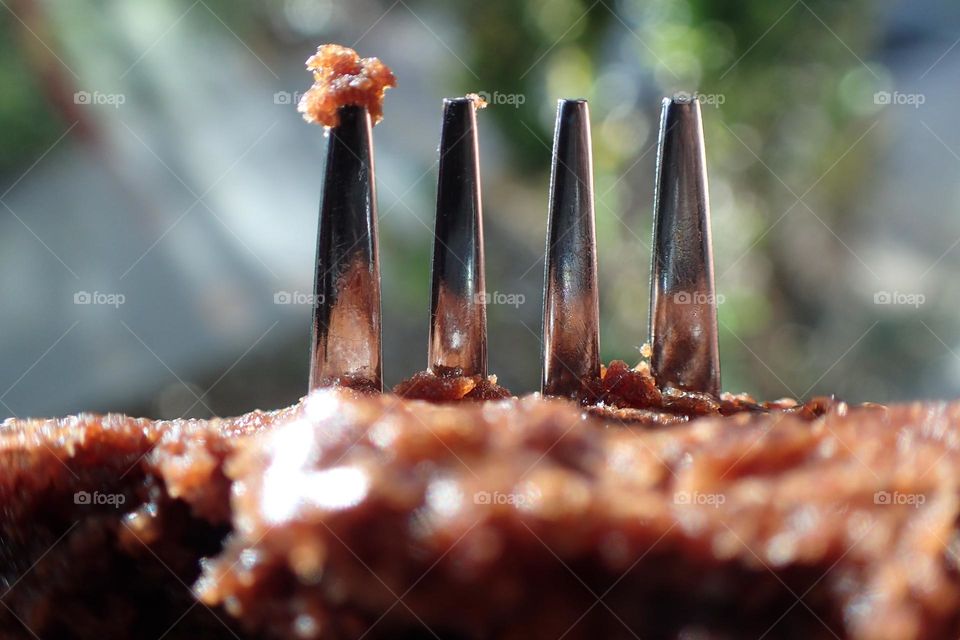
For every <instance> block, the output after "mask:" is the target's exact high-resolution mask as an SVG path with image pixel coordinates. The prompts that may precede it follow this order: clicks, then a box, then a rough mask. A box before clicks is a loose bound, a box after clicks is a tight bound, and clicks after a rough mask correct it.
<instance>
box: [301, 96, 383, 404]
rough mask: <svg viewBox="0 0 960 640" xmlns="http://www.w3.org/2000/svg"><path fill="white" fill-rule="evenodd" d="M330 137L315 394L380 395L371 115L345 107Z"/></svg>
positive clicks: (317, 287)
mask: <svg viewBox="0 0 960 640" xmlns="http://www.w3.org/2000/svg"><path fill="white" fill-rule="evenodd" d="M339 116H340V124H339V126H337V127H334V128H332V129H331V130H330V132H329V141H328V144H327V164H326V168H325V174H324V181H323V198H322V200H321V203H320V223H319V228H318V232H317V262H316V274H315V280H314V296H315V300H314V312H313V328H312V335H311V346H310V355H311V359H310V389H311V390H313V389H315V388H317V387H321V386H327V385H331V384H336V383H338V382H344V383H349V384H351V385H353V386H358V385H360V386H367V387H370V386H372V387H374V388H376V389H378V390H382V389H383V382H382V375H381V373H382V372H381V363H380V349H381V347H380V261H379V251H378V246H377V204H376V196H375V194H374V165H373V137H372V125H371V122H370V114H369V113H368V112H367V110H366V109H365V108H362V107H357V106H346V107H341V109H340V111H339Z"/></svg>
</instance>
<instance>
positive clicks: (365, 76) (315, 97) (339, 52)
mask: <svg viewBox="0 0 960 640" xmlns="http://www.w3.org/2000/svg"><path fill="white" fill-rule="evenodd" d="M306 64H307V69H308V70H309V71H311V72H312V73H313V86H311V87H310V89H308V90H307V92H306V93H304V94H303V96H302V97H301V98H300V102H299V104H298V105H297V109H298V110H299V111H300V113H302V114H303V119H304V120H306V121H307V122H311V123H316V124H320V125H323V126H325V127H335V126H337V125H338V124H339V121H340V116H339V114H338V109H339V108H340V107H343V106H346V105H357V106H361V107H366V109H367V111H369V112H370V118H371V120H373V124H377V123H378V122H380V120H382V119H383V96H384V93H385V92H386V90H387V89H389V88H390V87H395V86H397V79H396V78H395V77H394V75H393V72H392V71H390V67H388V66H387V65H385V64H383V63H382V62H381V61H380V60H379V59H378V58H361V57H360V56H359V55H358V54H357V52H356V51H354V50H353V49H351V48H349V47H344V46H342V45H339V44H324V45H320V46H319V47H317V52H316V53H315V54H314V55H312V56H310V58H308V59H307V63H306Z"/></svg>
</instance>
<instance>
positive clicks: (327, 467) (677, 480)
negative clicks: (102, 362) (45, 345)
mask: <svg viewBox="0 0 960 640" xmlns="http://www.w3.org/2000/svg"><path fill="white" fill-rule="evenodd" d="M617 370H620V371H621V373H625V374H626V375H630V374H629V373H626V372H624V371H623V367H622V365H617V364H615V365H613V366H611V367H609V368H608V369H606V372H607V373H606V376H605V379H606V378H609V376H610V375H611V373H610V372H611V371H617ZM418 379H419V382H418V383H417V386H420V387H421V393H422V395H431V396H432V397H434V398H435V399H437V400H440V399H441V398H442V397H445V395H446V394H448V393H449V391H448V390H449V389H450V385H447V384H440V383H438V382H437V381H436V380H433V381H430V378H429V377H428V376H419V377H418ZM641 379H643V378H642V376H635V380H634V381H635V382H636V381H637V380H641ZM611 382H612V380H611ZM431 385H432V386H433V389H432V390H429V391H428V390H426V389H425V387H427V386H431ZM402 386H406V387H407V388H409V386H410V383H407V384H406V385H402ZM459 393H460V392H459V391H457V394H459ZM607 393H609V391H608V392H607ZM633 397H639V396H633ZM627 404H628V403H623V402H621V405H622V406H621V407H620V409H623V410H626V411H628V412H632V414H631V415H632V416H633V417H634V418H635V419H636V420H635V421H632V422H631V421H624V420H622V419H621V418H620V415H622V414H621V413H618V412H617V410H615V409H614V408H613V407H611V406H609V405H607V404H606V403H605V402H601V403H599V404H595V405H593V407H592V409H591V410H585V409H584V407H582V406H580V405H578V404H576V403H574V402H572V401H570V400H559V399H547V398H543V397H540V396H538V395H528V396H525V397H520V398H517V397H508V398H503V399H499V400H486V401H481V402H477V401H457V400H454V401H450V402H433V403H428V402H425V401H420V400H412V399H407V398H403V397H401V396H399V395H396V394H373V393H365V392H358V391H354V390H350V389H345V388H339V389H329V390H319V391H316V392H314V393H312V394H311V395H310V396H308V397H307V398H305V399H304V400H303V401H302V402H301V403H299V404H298V405H296V406H294V407H291V408H288V409H284V410H280V411H275V412H270V413H261V412H255V413H252V414H248V415H246V416H242V417H239V418H234V419H222V420H211V421H200V420H182V421H172V422H153V421H148V420H141V419H133V418H127V417H123V416H118V415H107V416H102V417H101V416H91V415H81V416H77V417H71V418H65V419H58V420H8V421H7V422H6V423H4V424H3V426H2V428H0V504H2V505H3V511H2V514H3V516H2V519H0V539H2V541H3V544H2V546H0V559H2V561H0V580H2V583H3V585H4V593H3V597H2V603H3V605H4V606H3V607H0V629H2V630H3V637H5V638H32V637H41V638H150V637H160V636H161V635H162V634H165V635H163V637H165V638H195V637H206V638H221V637H223V638H227V637H239V638H324V639H327V638H330V639H333V638H359V637H369V638H393V637H425V638H426V637H441V638H514V637H516V638H548V639H554V638H559V637H564V638H588V637H589V638H593V637H606V638H621V637H622V638H633V637H641V638H757V637H761V636H762V637H770V638H820V637H825V638H828V637H834V636H835V637H841V638H862V639H875V638H894V637H896V638H947V637H956V636H957V634H958V633H960V614H958V612H960V574H958V572H957V563H956V556H955V551H956V546H957V540H958V539H960V538H958V534H960V531H958V526H957V518H958V514H960V502H958V484H960V471H958V469H960V454H958V444H960V406H957V405H948V404H914V405H905V406H896V407H889V408H883V407H879V406H860V407H848V406H846V405H845V404H843V403H841V402H836V401H832V402H831V401H818V402H811V403H808V404H806V405H797V406H794V407H789V406H788V404H789V403H781V405H779V406H775V407H771V406H767V407H763V406H761V405H755V404H753V403H749V401H748V400H747V399H745V398H739V399H735V398H731V397H727V398H725V399H724V400H721V401H716V402H715V403H714V405H711V406H707V405H705V404H695V403H685V404H684V403H681V404H680V405H674V406H675V407H676V406H682V407H683V411H682V412H676V411H674V410H672V409H671V408H670V407H669V406H667V405H668V404H669V403H668V402H666V401H661V402H660V403H659V404H637V405H634V406H627ZM731 410H732V411H733V413H732V415H726V416H725V415H723V414H724V413H730V411H731Z"/></svg>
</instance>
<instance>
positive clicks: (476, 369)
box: [310, 96, 720, 400]
mask: <svg viewBox="0 0 960 640" xmlns="http://www.w3.org/2000/svg"><path fill="white" fill-rule="evenodd" d="M701 118H702V116H701V113H700V105H699V102H698V101H697V99H696V97H695V96H694V97H692V98H680V97H676V98H673V99H670V98H665V99H664V101H663V106H662V113H661V120H660V136H659V150H658V157H657V179H656V189H655V198H654V230H653V253H652V256H651V273H650V301H651V302H650V313H649V326H648V329H649V341H650V344H651V345H652V352H651V359H650V364H651V370H652V372H653V374H654V376H655V378H656V379H657V382H658V384H660V386H663V387H675V388H678V389H682V390H686V391H702V392H708V393H711V394H713V395H715V396H719V394H720V360H719V351H718V340H717V315H716V295H715V285H714V277H713V255H712V245H711V234H710V208H709V199H708V195H707V174H706V162H705V156H704V143H703V127H702V122H701ZM478 157H479V152H478V146H477V122H476V104H475V102H474V100H472V99H470V98H455V99H447V100H445V101H444V104H443V119H442V127H441V143H440V160H439V167H440V171H439V177H438V185H437V217H436V227H435V234H434V235H435V238H434V252H433V276H432V292H431V302H430V338H429V344H428V349H427V351H428V367H429V369H430V370H431V371H432V372H433V373H434V374H437V375H448V374H454V375H486V373H487V322H486V309H485V302H486V291H485V281H484V246H483V220H482V206H481V196H480V171H479V162H478ZM551 167H552V169H551V179H550V195H549V205H548V214H547V248H546V253H545V268H544V298H543V301H544V303H543V345H542V351H541V357H542V375H541V392H542V393H543V394H544V395H551V396H565V397H574V398H579V399H587V400H598V399H599V398H595V397H592V391H591V389H595V388H596V387H595V384H596V382H597V381H598V379H599V377H600V330H599V325H600V321H599V291H598V285H597V247H596V232H595V212H594V194H593V160H592V150H591V137H590V115H589V107H588V105H587V102H586V101H585V100H560V101H559V102H558V105H557V118H556V126H555V132H554V141H553V151H552V162H551ZM376 233H377V229H376V199H375V194H374V170H373V141H372V133H371V125H370V118H369V115H368V114H367V113H366V111H365V110H364V109H362V108H360V107H343V108H342V109H341V121H340V125H339V126H338V127H335V128H333V129H332V130H331V132H330V136H329V143H328V151H327V164H326V169H325V177H324V193H323V197H322V201H321V207H320V224H319V229H318V242H317V262H316V279H315V287H314V293H315V309H314V316H313V318H314V320H313V333H312V336H313V337H312V344H311V369H310V371H311V374H310V388H311V389H314V388H317V387H319V386H327V385H332V384H351V386H355V385H356V384H360V385H361V386H369V387H372V388H375V389H378V390H380V389H382V381H381V363H380V350H381V347H380V341H381V327H380V278H379V274H380V271H379V259H378V255H377V235H376Z"/></svg>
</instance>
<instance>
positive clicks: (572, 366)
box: [541, 100, 600, 397]
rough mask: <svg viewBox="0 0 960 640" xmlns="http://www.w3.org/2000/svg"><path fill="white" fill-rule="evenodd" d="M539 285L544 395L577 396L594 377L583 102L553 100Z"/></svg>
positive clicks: (588, 153) (593, 280)
mask: <svg viewBox="0 0 960 640" xmlns="http://www.w3.org/2000/svg"><path fill="white" fill-rule="evenodd" d="M552 165H553V166H552V168H551V169H552V170H551V181H550V211H549V216H548V221H547V226H548V230H547V262H546V268H545V270H544V285H543V352H542V356H543V371H542V377H541V391H542V393H544V394H545V395H557V396H580V397H583V396H584V395H585V394H586V393H588V387H587V385H586V383H588V382H590V381H593V380H596V379H597V378H599V376H600V310H599V298H598V291H597V247H596V232H595V229H594V210H593V155H592V150H591V142H590V110H589V107H588V106H587V101H586V100H560V101H559V102H558V104H557V122H556V129H555V131H554V138H553V158H552Z"/></svg>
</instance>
